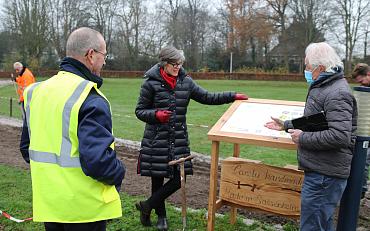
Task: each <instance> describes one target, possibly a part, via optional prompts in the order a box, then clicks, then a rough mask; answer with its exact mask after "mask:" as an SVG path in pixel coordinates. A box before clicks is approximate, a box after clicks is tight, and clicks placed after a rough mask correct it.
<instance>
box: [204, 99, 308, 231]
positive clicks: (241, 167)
mask: <svg viewBox="0 0 370 231" xmlns="http://www.w3.org/2000/svg"><path fill="white" fill-rule="evenodd" d="M303 110H304V102H296V101H283V100H267V99H249V100H243V101H235V102H234V103H233V104H232V105H231V106H230V107H229V109H228V110H227V111H226V112H225V113H224V114H223V115H222V117H221V118H220V119H219V120H218V122H217V123H216V124H215V125H214V126H213V127H212V129H211V130H210V131H209V132H208V139H210V140H211V141H212V148H211V169H210V183H209V197H208V226H207V230H208V231H213V230H214V224H215V213H216V211H217V209H219V208H220V207H221V206H222V205H229V206H231V215H230V219H231V223H234V222H235V221H236V213H237V210H236V207H241V208H249V209H257V210H260V211H261V210H262V211H267V212H271V213H275V214H281V215H284V216H293V217H297V216H298V215H299V212H300V188H301V184H302V179H303V174H302V173H300V172H299V171H297V170H294V169H292V168H278V167H273V166H268V165H263V164H261V163H260V162H258V161H250V160H243V159H227V160H224V161H223V164H222V168H221V184H220V192H219V198H218V199H217V181H218V160H219V146H220V142H229V143H233V144H234V153H233V157H239V153H240V144H253V145H259V146H267V147H275V148H284V149H296V145H295V144H294V143H293V142H292V140H291V138H290V136H289V135H288V134H286V133H285V132H278V131H272V130H269V129H267V128H265V127H264V124H265V123H267V122H268V121H271V116H273V117H277V118H280V119H282V120H289V119H294V118H298V117H300V116H302V115H303ZM257 176H258V177H257Z"/></svg>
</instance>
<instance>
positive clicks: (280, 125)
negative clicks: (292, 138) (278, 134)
mask: <svg viewBox="0 0 370 231" xmlns="http://www.w3.org/2000/svg"><path fill="white" fill-rule="evenodd" d="M271 119H272V121H270V122H267V123H265V127H266V128H269V129H272V130H276V131H282V130H284V121H282V120H281V119H278V118H274V117H272V116H271Z"/></svg>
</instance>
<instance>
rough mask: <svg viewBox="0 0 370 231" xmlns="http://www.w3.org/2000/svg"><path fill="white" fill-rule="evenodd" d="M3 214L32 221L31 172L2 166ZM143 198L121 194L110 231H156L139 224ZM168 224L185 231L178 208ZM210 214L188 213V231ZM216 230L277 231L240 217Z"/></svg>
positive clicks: (9, 227) (12, 230)
mask: <svg viewBox="0 0 370 231" xmlns="http://www.w3.org/2000/svg"><path fill="white" fill-rule="evenodd" d="M0 189H1V190H0V210H3V211H6V212H8V213H9V214H10V215H12V216H14V217H16V218H18V219H24V218H28V217H32V190H31V176H30V172H29V171H27V170H23V169H19V168H14V167H9V166H6V165H2V164H0ZM139 199H142V198H139V197H133V196H129V195H127V194H124V193H121V200H122V208H123V216H122V217H121V218H118V219H114V220H112V221H110V222H109V223H108V226H107V230H112V231H113V230H115V231H116V230H122V231H123V230H127V231H131V230H136V231H141V230H147V231H154V230H156V229H155V228H154V227H151V228H144V227H143V226H142V225H141V224H140V221H139V212H138V211H137V210H136V209H135V202H137V201H138V200H139ZM167 212H168V213H167V214H168V220H169V225H170V229H171V230H182V220H181V212H180V211H178V210H175V208H174V207H172V206H168V209H167ZM205 212H206V210H204V209H203V210H200V211H196V212H191V211H188V215H187V230H194V229H196V230H197V231H201V230H206V227H207V218H206V217H205ZM152 221H154V222H155V221H156V216H155V214H154V212H153V213H152ZM0 230H4V231H35V230H44V228H43V224H42V223H36V222H30V221H28V222H24V223H16V222H14V221H10V220H8V219H6V218H4V217H2V216H0ZM215 230H220V231H221V230H222V231H223V230H225V231H226V230H227V231H234V230H235V231H239V230H245V231H248V230H271V231H272V230H274V229H273V227H271V226H269V225H266V224H261V223H259V222H256V223H254V224H253V225H249V226H248V225H246V224H244V223H243V222H242V220H241V218H240V217H239V218H238V220H237V223H236V224H235V225H231V224H229V217H228V216H225V217H222V218H220V217H217V218H216V229H215ZM284 230H286V231H293V230H298V229H297V228H296V227H295V226H294V225H292V224H289V223H288V224H285V225H284Z"/></svg>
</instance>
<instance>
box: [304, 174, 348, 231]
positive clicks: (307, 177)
mask: <svg viewBox="0 0 370 231" xmlns="http://www.w3.org/2000/svg"><path fill="white" fill-rule="evenodd" d="M346 185H347V179H341V178H336V177H330V176H326V175H322V174H320V173H317V172H305V174H304V181H303V186H302V192H301V222H300V230H301V231H320V230H326V231H334V230H335V226H334V222H333V218H334V212H335V208H336V207H337V205H338V203H339V201H340V199H341V197H342V194H343V192H344V189H345V188H346Z"/></svg>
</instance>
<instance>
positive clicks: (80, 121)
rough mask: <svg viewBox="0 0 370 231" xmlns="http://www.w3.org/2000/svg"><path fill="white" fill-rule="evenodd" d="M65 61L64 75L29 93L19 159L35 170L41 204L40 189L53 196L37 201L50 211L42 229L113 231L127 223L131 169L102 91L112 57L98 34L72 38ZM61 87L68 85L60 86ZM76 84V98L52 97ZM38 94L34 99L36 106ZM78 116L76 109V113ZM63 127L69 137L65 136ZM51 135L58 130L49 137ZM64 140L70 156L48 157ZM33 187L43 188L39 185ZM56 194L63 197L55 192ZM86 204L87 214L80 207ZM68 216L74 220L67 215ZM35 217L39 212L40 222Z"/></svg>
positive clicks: (81, 31) (79, 31) (85, 33)
mask: <svg viewBox="0 0 370 231" xmlns="http://www.w3.org/2000/svg"><path fill="white" fill-rule="evenodd" d="M66 53H67V57H66V58H64V59H63V60H62V62H61V64H60V71H59V72H58V74H57V75H55V76H53V77H51V78H50V79H48V80H46V81H43V82H40V83H39V84H38V85H36V84H34V85H31V86H30V87H28V88H27V89H26V91H27V92H26V93H25V99H27V101H31V102H27V104H26V111H27V113H26V118H25V119H24V122H23V130H22V136H21V143H20V151H21V153H22V155H23V158H24V159H25V161H26V162H28V163H30V164H31V173H32V187H33V194H34V196H35V193H37V191H40V187H39V186H41V185H43V186H42V187H43V189H42V190H43V191H50V194H54V195H44V197H42V199H41V200H40V199H39V200H38V201H36V200H34V201H33V203H34V208H35V206H39V205H37V203H39V204H42V205H43V208H42V209H39V210H38V213H40V214H41V215H39V217H40V218H39V219H40V220H38V221H43V222H44V224H45V229H46V230H47V231H54V230H66V231H67V230H86V231H87V230H96V231H103V230H106V223H107V220H108V219H112V218H116V217H119V216H121V215H122V207H121V202H120V198H119V195H118V191H119V190H120V187H121V183H122V180H123V178H124V175H125V166H124V164H123V163H122V162H121V161H120V160H119V159H118V158H117V156H116V152H115V150H114V136H113V134H112V118H111V111H110V104H109V101H108V100H107V99H106V98H105V97H104V96H103V94H102V93H101V92H100V91H99V90H98V88H100V87H101V86H102V84H103V79H102V78H101V77H100V71H101V69H102V67H103V65H104V64H105V59H106V57H107V55H106V54H107V51H106V44H105V41H104V38H103V36H102V35H101V34H100V33H99V32H98V31H95V30H93V29H90V28H87V27H82V28H79V29H76V30H75V31H73V32H72V33H71V35H70V36H69V38H68V40H67V47H66ZM58 82H62V83H64V85H61V86H58V84H55V83H58ZM74 82H76V83H81V84H79V85H78V87H77V90H75V91H72V92H73V94H71V95H70V96H68V95H67V96H63V94H59V95H58V94H55V93H54V94H53V91H50V90H45V89H49V88H50V86H53V87H54V88H55V89H56V90H55V91H58V92H59V93H60V92H63V91H68V90H69V89H73V87H74V86H75V85H73V84H74ZM81 86H83V87H81ZM57 89H58V90H57ZM60 89H61V90H60ZM35 92H38V95H36V94H35ZM78 92H79V93H81V94H79V93H78ZM32 94H33V95H34V97H32V98H31V95H32ZM42 94H46V95H48V94H49V96H50V97H48V98H47V97H37V96H40V95H42ZM35 95H36V96H35ZM26 96H27V98H26ZM63 97H64V98H68V100H67V102H66V103H64V102H63V101H61V100H60V99H61V98H63ZM37 98H38V99H37ZM73 98H75V99H76V100H77V99H78V100H77V101H76V100H74V99H73ZM36 100H38V101H37V102H35V104H36V103H37V104H38V105H35V104H32V102H34V101H36ZM79 100H82V101H79ZM25 101H26V100H25ZM33 105H35V106H33ZM46 105H47V106H46ZM63 108H64V109H63ZM73 108H74V109H75V108H77V111H76V110H74V109H73ZM78 108H79V110H78ZM68 111H69V113H68ZM65 112H67V113H65ZM37 113H39V114H37ZM30 115H31V116H30ZM32 115H36V116H35V117H40V118H51V119H50V120H49V119H47V120H48V121H49V123H48V124H47V122H44V121H42V120H41V121H40V119H37V118H35V117H34V119H33V120H32ZM30 118H31V119H30ZM58 118H62V119H59V120H62V121H58ZM30 121H31V122H30ZM53 121H54V122H55V123H52V122H53ZM64 121H67V122H68V123H65V122H64ZM69 122H70V123H69ZM74 123H76V124H74ZM35 124H38V125H40V126H35ZM59 124H61V125H60V126H63V129H61V128H60V129H58V127H60V126H59ZM64 126H65V127H64ZM47 127H52V128H56V129H51V130H50V129H46V128H47ZM65 128H66V129H65ZM74 129H76V131H75V130H74ZM40 130H41V131H40ZM61 133H63V134H61ZM35 134H47V135H41V137H44V138H43V139H44V141H46V142H44V143H50V144H49V145H42V143H41V145H37V143H38V142H39V141H38V140H35V139H37V138H39V137H40V135H39V136H38V137H36V136H35ZM35 137H36V138H35ZM59 137H60V138H59ZM58 139H61V140H63V141H62V142H61V143H62V147H61V148H60V149H63V148H64V147H69V149H68V148H67V152H65V153H63V152H62V151H59V152H60V153H58V151H57V153H52V152H50V151H49V152H48V149H53V148H49V147H50V146H52V145H53V143H57V144H56V147H58ZM39 143H40V142H39ZM36 146H37V147H36ZM59 146H61V145H60V144H59ZM57 149H58V148H57ZM71 150H72V151H71ZM71 155H73V156H72V157H71ZM48 157H50V158H48ZM46 158H48V159H46ZM41 167H42V168H44V170H45V171H46V170H48V171H49V172H44V173H45V176H44V175H42V174H41V175H40V174H38V173H39V172H34V171H36V169H37V168H41ZM34 168H35V169H34ZM48 174H49V175H48ZM46 175H47V176H46ZM34 180H37V182H38V183H37V184H35V185H34V183H35V181H34ZM78 186H80V187H78ZM53 190H54V191H53ZM57 190H58V191H59V192H55V191H57ZM115 191H116V192H115ZM97 192H98V193H97ZM50 198H51V199H50ZM52 200H56V201H54V202H53V201H52ZM45 204H49V205H45ZM80 204H83V205H86V206H80V207H78V206H79V205H80ZM50 206H52V208H49V207H50ZM66 206H69V208H68V207H66ZM39 207H40V206H39ZM62 208H63V209H64V210H63V209H62ZM45 210H47V211H49V212H50V211H52V212H53V213H55V214H54V215H53V217H56V218H55V219H56V220H55V219H52V220H48V218H45V217H50V216H51V215H49V214H48V212H44V211H45ZM65 210H67V211H68V210H69V212H68V213H67V212H65V213H64V214H63V213H62V212H60V211H65ZM113 210H114V211H113ZM87 214H88V215H87ZM35 215H36V214H35V211H34V218H35ZM60 220H62V221H60ZM63 220H65V221H63Z"/></svg>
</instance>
